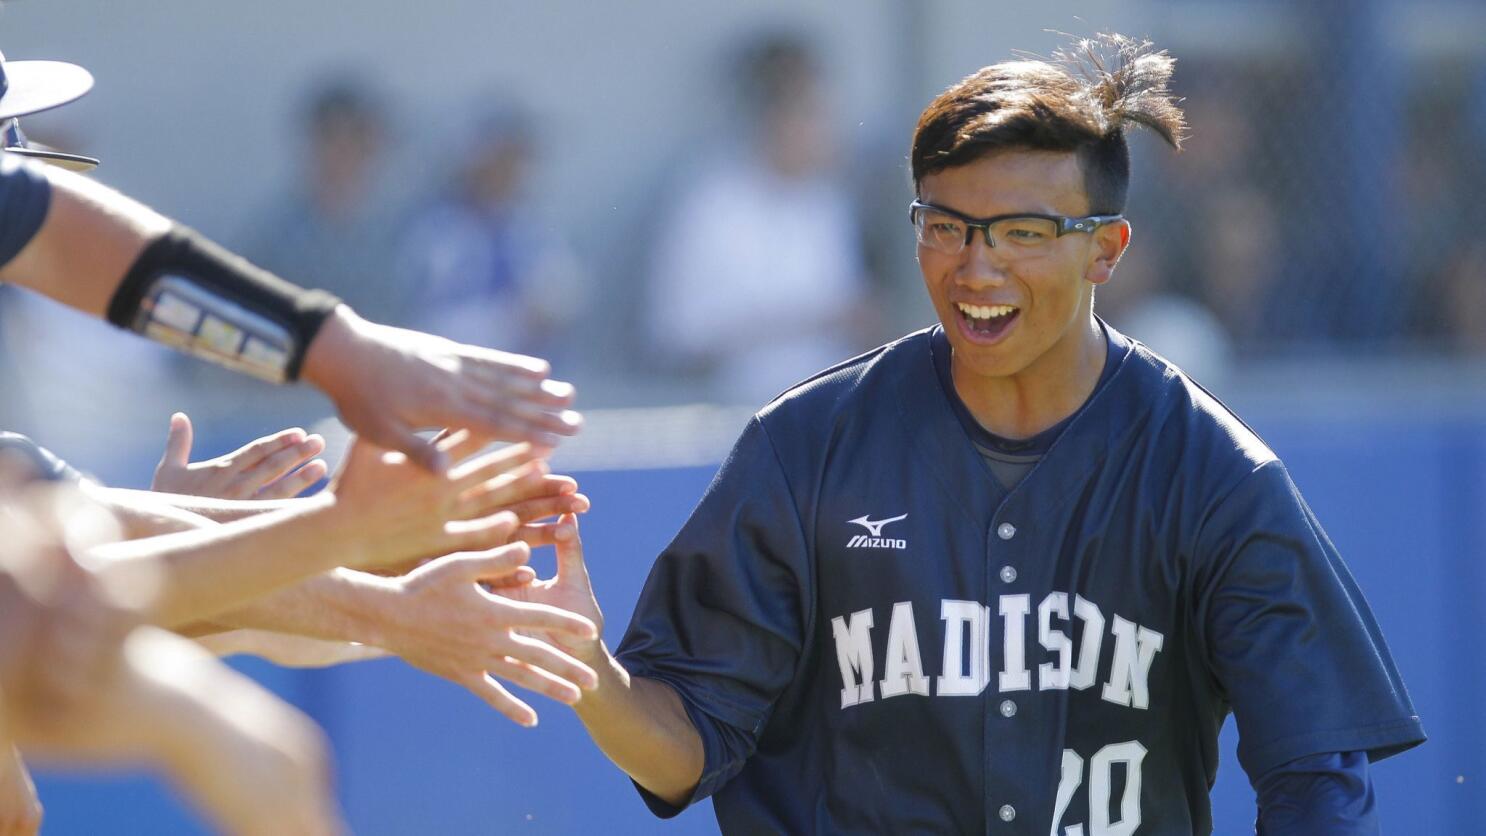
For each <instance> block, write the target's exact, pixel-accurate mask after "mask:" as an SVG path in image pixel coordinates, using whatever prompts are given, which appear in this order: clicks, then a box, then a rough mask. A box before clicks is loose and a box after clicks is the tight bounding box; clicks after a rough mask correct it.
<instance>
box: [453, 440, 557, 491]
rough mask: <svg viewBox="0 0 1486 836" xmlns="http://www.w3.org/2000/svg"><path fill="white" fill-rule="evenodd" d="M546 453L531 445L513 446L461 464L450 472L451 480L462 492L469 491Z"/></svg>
mask: <svg viewBox="0 0 1486 836" xmlns="http://www.w3.org/2000/svg"><path fill="white" fill-rule="evenodd" d="M546 452H547V451H546V449H545V448H543V447H538V446H533V445H531V444H513V445H511V446H509V447H503V448H501V449H499V450H492V451H490V452H489V453H486V454H484V455H482V456H479V457H477V458H474V459H471V460H470V461H467V462H463V463H461V464H460V465H459V466H457V467H455V468H453V469H451V470H450V471H449V479H450V480H451V481H453V482H454V484H455V487H456V488H458V489H459V490H460V491H467V490H469V489H471V488H474V487H475V486H477V485H480V484H481V483H484V482H489V481H490V480H492V479H495V478H496V477H497V476H500V475H501V474H503V473H506V472H508V471H512V470H515V469H516V468H518V467H520V466H521V465H524V464H526V463H527V462H530V461H532V460H533V459H537V458H540V457H541V456H543V455H545V454H546Z"/></svg>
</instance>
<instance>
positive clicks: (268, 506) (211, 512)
mask: <svg viewBox="0 0 1486 836" xmlns="http://www.w3.org/2000/svg"><path fill="white" fill-rule="evenodd" d="M108 490H109V491H110V492H111V493H113V494H116V495H118V496H119V497H120V498H121V499H122V500H124V501H132V502H137V503H141V504H149V505H163V506H167V507H168V508H170V509H173V510H174V511H178V512H186V513H189V514H193V515H196V516H198V517H204V518H206V519H208V520H212V521H214V522H219V523H226V522H235V521H237V520H241V519H246V518H248V517H255V516H257V515H259V514H268V513H272V512H274V511H287V510H293V509H295V508H300V507H302V505H303V502H304V500H302V499H217V498H216V497H210V496H187V495H186V494H177V493H163V492H160V491H136V490H128V489H125V488H109V489H108Z"/></svg>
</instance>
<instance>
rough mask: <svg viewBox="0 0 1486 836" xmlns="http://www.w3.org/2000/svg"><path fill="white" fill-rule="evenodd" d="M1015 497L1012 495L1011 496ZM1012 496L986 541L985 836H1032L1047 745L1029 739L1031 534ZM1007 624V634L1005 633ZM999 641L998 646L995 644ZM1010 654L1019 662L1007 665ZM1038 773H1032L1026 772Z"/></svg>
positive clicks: (1031, 718) (1033, 710)
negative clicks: (1029, 834)
mask: <svg viewBox="0 0 1486 836" xmlns="http://www.w3.org/2000/svg"><path fill="white" fill-rule="evenodd" d="M1016 493H1017V492H1016V491H1015V490H1013V491H1012V496H1014V495H1015V494H1016ZM1012 496H1006V497H1004V498H1003V500H1002V501H1001V502H1000V503H999V507H998V508H997V511H996V514H995V515H994V516H993V517H992V519H991V522H990V530H989V531H988V532H987V536H986V574H985V577H986V587H987V588H986V593H987V594H986V597H985V600H986V613H985V616H986V617H985V624H986V627H987V629H988V631H989V633H990V636H988V637H987V638H988V639H989V645H990V646H989V648H988V650H989V652H988V653H987V654H986V655H987V659H986V664H987V670H986V691H985V695H984V697H983V699H982V711H983V714H984V717H985V743H984V749H983V753H982V757H983V762H984V769H985V782H984V787H985V799H984V815H985V822H986V833H987V834H1007V833H1022V832H1028V831H1027V825H1028V823H1029V822H1030V821H1032V820H1034V819H1035V816H1033V815H1032V814H1033V810H1034V804H1035V799H1036V791H1035V789H1034V788H1033V786H1032V785H1033V783H1034V782H1035V780H1036V775H1037V772H1038V770H1037V769H1036V768H1035V767H1034V765H1040V761H1041V760H1042V757H1041V754H1040V750H1041V749H1042V748H1043V746H1044V745H1045V743H1046V742H1045V741H1040V740H1034V739H1033V738H1034V737H1035V735H1031V734H1028V733H1027V731H1026V730H1027V729H1028V728H1029V726H1028V725H1027V724H1028V723H1034V724H1035V722H1036V721H1035V715H1036V714H1037V710H1036V706H1035V705H1034V704H1033V701H1032V700H1030V699H1028V698H1027V697H1028V696H1029V695H1030V693H1031V688H1032V684H1031V677H1030V668H1029V666H1028V660H1027V657H1026V646H1027V635H1026V625H1027V621H1028V615H1029V614H1028V613H1027V612H1024V611H1025V610H1027V609H1029V602H1030V600H1031V596H1030V595H1028V594H1027V592H1028V590H1029V589H1030V588H1031V587H1030V586H1029V584H1028V582H1029V581H1030V580H1032V578H1030V577H1028V576H1026V572H1027V567H1026V566H1025V562H1024V561H1023V559H1022V556H1023V555H1024V554H1025V548H1024V546H1025V544H1026V542H1027V534H1028V533H1029V531H1028V529H1029V526H1028V523H1027V521H1026V520H1025V519H1023V515H1022V514H1021V513H1019V510H1018V505H1020V503H1017V502H1014V501H1013V499H1012ZM1008 625H1010V629H1008ZM996 636H999V637H1000V641H999V642H998V641H995V640H994V639H993V638H992V637H996ZM1008 650H1010V652H1011V654H1013V659H1012V660H1013V661H1015V658H1014V657H1015V656H1020V657H1021V661H1020V664H1019V665H1016V666H1015V667H1011V666H1008V664H1007V661H1008ZM1029 767H1033V768H1029Z"/></svg>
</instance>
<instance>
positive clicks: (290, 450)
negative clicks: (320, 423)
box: [238, 435, 325, 493]
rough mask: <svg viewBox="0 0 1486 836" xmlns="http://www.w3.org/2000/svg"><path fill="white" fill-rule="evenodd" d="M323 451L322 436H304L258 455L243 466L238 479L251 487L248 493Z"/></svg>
mask: <svg viewBox="0 0 1486 836" xmlns="http://www.w3.org/2000/svg"><path fill="white" fill-rule="evenodd" d="M323 452H325V439H324V438H322V437H320V436H319V435H310V436H304V437H301V438H299V439H298V440H297V441H295V442H293V443H289V444H285V445H284V446H281V447H280V448H279V449H276V450H274V451H273V452H271V453H268V454H267V455H265V456H261V457H259V458H258V460H257V461H256V462H254V463H253V464H251V465H248V466H247V467H244V468H243V470H242V473H241V474H240V475H239V477H238V479H239V480H240V482H242V483H243V484H245V485H246V486H248V487H249V488H251V490H250V493H251V492H256V491H257V490H259V489H260V488H262V487H264V486H266V485H270V484H272V483H273V482H275V481H277V480H278V479H280V478H282V477H283V476H284V475H286V474H288V473H289V472H290V471H292V470H294V469H295V468H297V467H299V466H301V465H303V464H305V463H307V462H308V461H309V460H310V459H312V458H314V457H315V456H318V455H320V454H321V453H323Z"/></svg>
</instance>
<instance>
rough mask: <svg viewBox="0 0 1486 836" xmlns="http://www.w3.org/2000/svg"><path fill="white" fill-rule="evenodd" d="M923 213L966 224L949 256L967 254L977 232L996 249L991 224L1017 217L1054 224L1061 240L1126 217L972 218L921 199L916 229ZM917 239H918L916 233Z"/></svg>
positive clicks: (912, 210) (913, 212)
mask: <svg viewBox="0 0 1486 836" xmlns="http://www.w3.org/2000/svg"><path fill="white" fill-rule="evenodd" d="M920 211H934V212H942V213H944V214H946V215H949V216H950V217H952V218H955V219H956V220H959V221H962V222H964V224H965V240H964V242H963V243H961V244H960V248H959V249H958V250H955V252H954V253H947V254H948V255H953V254H955V253H960V252H964V250H965V248H966V247H968V246H970V239H971V238H972V237H973V236H974V235H975V230H977V229H978V230H980V231H981V235H982V236H984V237H985V241H986V246H988V247H990V248H991V249H995V248H996V239H994V238H992V237H991V224H995V223H1000V222H1001V221H1009V220H1013V219H1015V218H1036V219H1038V220H1044V221H1052V222H1053V223H1054V224H1055V225H1056V228H1057V231H1058V234H1057V237H1059V238H1062V237H1063V236H1064V235H1068V234H1070V233H1074V232H1093V231H1094V230H1096V229H1098V228H1100V227H1102V226H1108V225H1109V224H1112V223H1116V222H1118V221H1122V220H1124V219H1125V216H1124V215H1122V214H1121V215H1085V216H1084V217H1081V218H1071V217H1068V216H1067V215H1044V214H1042V213H1040V212H1015V213H1012V214H1010V215H992V216H991V217H989V218H972V217H970V216H969V215H966V214H965V213H963V212H956V211H955V210H953V209H947V208H945V207H943V206H935V205H934V204H932V203H925V202H923V201H922V200H914V201H913V202H912V203H910V204H908V220H909V222H910V223H912V224H913V226H914V229H915V230H917V229H918V219H917V217H916V216H917V214H918V213H919V212H920ZM914 237H915V238H917V237H918V236H917V234H916V233H915V236H914ZM920 243H922V242H920ZM940 252H943V250H940Z"/></svg>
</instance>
